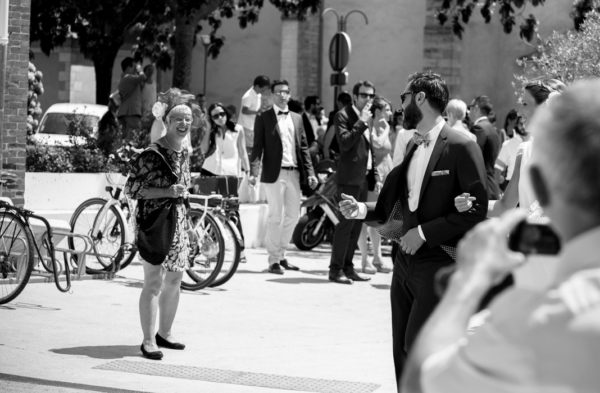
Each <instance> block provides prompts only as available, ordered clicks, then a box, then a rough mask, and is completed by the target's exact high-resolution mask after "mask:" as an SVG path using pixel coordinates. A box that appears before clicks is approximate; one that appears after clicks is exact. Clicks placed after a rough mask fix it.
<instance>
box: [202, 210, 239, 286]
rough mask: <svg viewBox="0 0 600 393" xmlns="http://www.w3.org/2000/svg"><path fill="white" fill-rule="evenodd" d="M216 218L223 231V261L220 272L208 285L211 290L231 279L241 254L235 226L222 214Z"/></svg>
mask: <svg viewBox="0 0 600 393" xmlns="http://www.w3.org/2000/svg"><path fill="white" fill-rule="evenodd" d="M217 218H218V219H219V220H220V221H221V223H222V224H223V227H224V229H225V231H224V233H223V240H224V242H225V258H224V260H223V267H221V272H220V273H219V275H218V276H217V278H216V279H215V281H213V282H212V283H211V284H210V285H209V286H210V287H211V288H214V287H218V286H220V285H223V284H225V283H226V282H227V281H229V280H230V279H231V277H233V275H234V274H235V272H236V270H237V268H238V265H239V264H240V256H241V253H242V245H241V244H240V241H239V240H238V234H239V232H238V230H237V228H236V226H235V224H234V223H233V222H232V221H231V220H229V219H228V218H227V217H226V216H224V215H222V214H218V215H217Z"/></svg>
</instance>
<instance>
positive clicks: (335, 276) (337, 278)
mask: <svg viewBox="0 0 600 393" xmlns="http://www.w3.org/2000/svg"><path fill="white" fill-rule="evenodd" d="M329 281H331V282H336V283H338V284H347V285H352V280H350V279H349V278H348V277H346V276H345V275H344V273H342V272H338V273H329Z"/></svg>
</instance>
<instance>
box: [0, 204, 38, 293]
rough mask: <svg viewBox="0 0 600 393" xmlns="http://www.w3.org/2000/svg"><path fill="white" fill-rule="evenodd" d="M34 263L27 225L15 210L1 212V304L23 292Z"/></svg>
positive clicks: (31, 239) (31, 242) (30, 237)
mask: <svg viewBox="0 0 600 393" xmlns="http://www.w3.org/2000/svg"><path fill="white" fill-rule="evenodd" d="M33 263H34V262H33V238H32V236H31V232H29V229H28V227H27V225H26V224H25V223H24V222H23V221H22V220H21V218H20V217H19V216H17V215H16V214H15V213H13V212H10V211H2V212H0V304H4V303H8V302H10V301H11V300H13V299H14V298H16V297H17V296H18V295H19V293H21V291H22V290H23V288H25V285H27V282H28V281H29V277H31V272H32V271H33Z"/></svg>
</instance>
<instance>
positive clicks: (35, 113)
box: [27, 56, 44, 135]
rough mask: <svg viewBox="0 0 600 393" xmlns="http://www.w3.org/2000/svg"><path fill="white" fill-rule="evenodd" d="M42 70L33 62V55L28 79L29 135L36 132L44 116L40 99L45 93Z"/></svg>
mask: <svg viewBox="0 0 600 393" xmlns="http://www.w3.org/2000/svg"><path fill="white" fill-rule="evenodd" d="M43 77H44V76H43V75H42V71H38V70H37V69H36V68H35V65H34V64H33V63H32V62H31V56H30V61H29V70H28V73H27V81H28V86H29V91H28V93H27V135H33V134H35V131H36V130H37V128H38V125H39V124H40V118H41V117H42V106H41V105H40V101H39V99H38V97H39V96H41V95H42V94H44V84H43V83H42V78H43Z"/></svg>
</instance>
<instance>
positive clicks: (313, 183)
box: [308, 176, 319, 190]
mask: <svg viewBox="0 0 600 393" xmlns="http://www.w3.org/2000/svg"><path fill="white" fill-rule="evenodd" d="M318 184H319V181H318V180H317V178H316V177H314V176H309V177H308V186H309V187H310V189H311V190H314V189H315V188H317V185H318Z"/></svg>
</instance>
